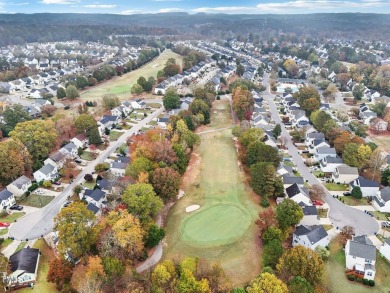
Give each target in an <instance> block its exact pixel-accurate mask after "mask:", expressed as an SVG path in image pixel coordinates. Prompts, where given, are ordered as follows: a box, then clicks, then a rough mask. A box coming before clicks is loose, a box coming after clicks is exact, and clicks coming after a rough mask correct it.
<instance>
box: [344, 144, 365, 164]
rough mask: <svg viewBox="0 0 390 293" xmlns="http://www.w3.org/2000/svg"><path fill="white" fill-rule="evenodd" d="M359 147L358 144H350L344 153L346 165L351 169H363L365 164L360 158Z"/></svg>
mask: <svg viewBox="0 0 390 293" xmlns="http://www.w3.org/2000/svg"><path fill="white" fill-rule="evenodd" d="M358 151H359V145H358V144H356V143H348V144H347V145H346V146H345V149H344V151H343V160H344V163H345V164H347V165H348V166H351V167H357V168H361V167H362V164H363V162H362V161H360V157H359V153H358Z"/></svg>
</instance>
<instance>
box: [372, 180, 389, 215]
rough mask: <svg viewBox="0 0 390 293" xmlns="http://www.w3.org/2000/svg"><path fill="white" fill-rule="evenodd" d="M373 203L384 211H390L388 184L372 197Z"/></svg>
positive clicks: (376, 207)
mask: <svg viewBox="0 0 390 293" xmlns="http://www.w3.org/2000/svg"><path fill="white" fill-rule="evenodd" d="M372 205H373V206H374V208H375V209H377V210H378V211H380V212H383V213H390V187H389V186H387V187H385V188H383V189H382V190H380V191H378V193H377V194H376V195H375V196H374V197H373V198H372Z"/></svg>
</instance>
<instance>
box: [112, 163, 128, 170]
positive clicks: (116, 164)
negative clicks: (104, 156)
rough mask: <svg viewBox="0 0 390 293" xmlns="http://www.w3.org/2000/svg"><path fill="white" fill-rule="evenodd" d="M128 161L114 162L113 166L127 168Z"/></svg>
mask: <svg viewBox="0 0 390 293" xmlns="http://www.w3.org/2000/svg"><path fill="white" fill-rule="evenodd" d="M126 167H127V163H121V162H112V163H111V168H115V169H126Z"/></svg>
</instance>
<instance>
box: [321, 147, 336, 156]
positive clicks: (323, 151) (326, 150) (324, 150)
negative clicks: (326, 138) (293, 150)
mask: <svg viewBox="0 0 390 293" xmlns="http://www.w3.org/2000/svg"><path fill="white" fill-rule="evenodd" d="M317 153H319V154H334V155H335V154H336V149H335V148H330V147H327V146H323V147H319V148H317Z"/></svg>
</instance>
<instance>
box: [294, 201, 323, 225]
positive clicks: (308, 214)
mask: <svg viewBox="0 0 390 293" xmlns="http://www.w3.org/2000/svg"><path fill="white" fill-rule="evenodd" d="M301 207H302V211H303V218H302V220H301V221H300V222H299V225H306V226H313V225H319V224H320V220H319V218H318V212H317V207H316V206H307V205H303V206H301Z"/></svg>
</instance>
